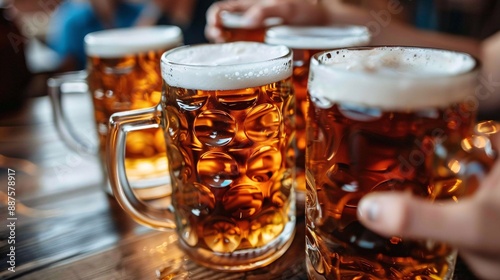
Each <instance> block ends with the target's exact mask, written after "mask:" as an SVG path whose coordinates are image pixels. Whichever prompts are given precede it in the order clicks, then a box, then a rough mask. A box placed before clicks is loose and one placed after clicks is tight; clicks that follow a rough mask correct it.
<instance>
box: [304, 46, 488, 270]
mask: <svg viewBox="0 0 500 280" xmlns="http://www.w3.org/2000/svg"><path fill="white" fill-rule="evenodd" d="M478 69H479V65H478V63H477V61H476V60H475V59H474V58H473V57H471V56H470V55H467V54H464V53H457V52H452V51H445V50H436V49H426V48H413V47H378V48H348V49H337V50H332V51H328V52H324V53H320V54H317V55H315V56H314V57H313V58H312V61H311V68H310V76H309V82H308V98H309V100H310V104H309V111H308V114H307V116H308V117H307V128H306V131H307V132H306V133H307V136H306V137H307V148H306V158H307V160H306V174H307V178H306V181H307V197H306V247H307V249H306V253H307V269H308V275H309V277H310V279H451V277H452V274H453V270H454V263H455V258H456V250H455V249H454V248H452V247H451V246H449V245H447V244H444V243H440V242H433V241H431V240H408V239H406V238H405V237H404V236H393V237H392V238H385V237H382V236H379V235H377V234H375V233H374V232H372V231H370V230H368V229H366V228H365V227H364V226H363V225H362V224H361V223H360V222H359V221H358V220H357V216H356V211H357V205H358V202H359V200H360V199H361V198H362V197H363V195H365V194H367V193H369V192H375V191H407V192H411V193H413V194H414V195H416V196H420V197H423V198H426V199H429V200H431V201H436V202H437V201H439V200H444V199H453V200H455V201H457V202H459V201H460V199H461V198H462V197H463V196H464V195H468V194H470V193H472V192H473V191H474V189H475V188H476V187H477V180H478V177H480V176H481V174H484V172H487V170H488V168H489V167H490V166H491V164H492V160H493V159H492V158H493V157H495V155H494V152H492V150H491V146H490V144H491V143H490V142H489V138H488V137H487V135H486V134H484V135H481V134H482V133H480V132H481V130H482V129H487V127H481V126H480V125H475V113H476V107H477V106H476V105H477V104H476V103H474V102H471V101H473V94H474V92H475V88H476V83H477V74H478ZM483 125H487V123H486V124H483ZM474 128H476V131H474ZM477 130H479V131H477ZM478 132H479V133H478ZM482 147H484V148H485V149H482ZM488 147H490V149H488ZM483 152H485V153H483Z"/></svg>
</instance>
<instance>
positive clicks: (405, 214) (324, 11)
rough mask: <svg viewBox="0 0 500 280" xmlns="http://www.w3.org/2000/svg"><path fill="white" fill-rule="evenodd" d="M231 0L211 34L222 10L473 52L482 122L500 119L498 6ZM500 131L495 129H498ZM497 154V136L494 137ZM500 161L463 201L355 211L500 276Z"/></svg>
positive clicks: (390, 203)
mask: <svg viewBox="0 0 500 280" xmlns="http://www.w3.org/2000/svg"><path fill="white" fill-rule="evenodd" d="M349 2H357V4H360V3H361V4H363V3H362V2H368V5H369V6H364V7H363V6H362V5H361V6H359V5H354V4H352V3H345V2H344V1H337V0H321V1H317V0H260V1H259V0H232V1H222V2H219V3H215V4H214V5H212V7H210V9H209V11H208V12H207V27H206V36H207V37H208V38H209V39H210V40H211V41H214V42H220V41H222V40H223V38H222V36H221V21H220V12H221V11H223V10H226V11H239V12H244V13H245V16H246V18H247V20H248V22H250V23H251V24H253V25H255V26H260V25H262V24H263V21H264V19H265V18H268V17H282V18H283V19H284V21H285V24H291V25H327V24H356V25H365V26H367V27H368V28H369V29H370V31H371V32H372V35H373V37H372V42H371V43H372V45H411V46H422V47H433V48H443V49H449V50H456V51H462V52H467V53H470V54H472V55H474V56H476V57H478V58H479V59H480V60H481V61H482V73H481V75H480V77H479V84H478V87H477V90H476V92H475V93H474V94H475V96H476V97H477V101H478V104H479V109H480V113H481V115H480V118H488V119H490V118H491V119H496V120H499V119H500V1H496V0H479V1H474V0H447V1H444V0H439V1H428V0H421V1H410V0H407V1H390V0H387V1H386V0H377V1H361V0H359V1H349ZM497 129H498V127H497ZM492 141H493V146H494V148H496V151H497V153H498V151H499V149H498V148H499V147H500V137H498V135H496V136H495V137H493V138H492ZM498 201H500V160H498V159H497V161H496V163H495V165H494V166H493V167H492V170H491V171H490V173H489V174H488V175H487V176H486V177H485V178H484V180H483V181H482V182H481V185H480V187H479V189H478V191H477V192H476V193H475V194H474V195H472V196H471V197H467V198H464V199H462V200H461V202H460V203H458V204H457V203H455V202H441V203H439V204H437V203H436V204H433V203H430V202H428V201H424V200H421V199H418V198H415V197H412V196H410V195H408V194H406V193H372V194H369V195H367V196H365V197H364V198H363V199H362V200H361V202H360V204H359V206H358V217H359V219H360V221H361V222H362V223H363V224H364V225H365V226H367V227H368V228H370V229H372V230H373V231H375V232H377V233H379V234H381V235H384V236H406V237H408V238H418V239H432V240H436V241H442V242H448V243H450V244H452V245H454V246H456V247H457V248H458V249H459V252H460V255H461V257H462V259H464V260H465V261H466V262H467V264H468V266H469V268H470V269H471V270H472V271H473V272H474V273H476V274H477V276H478V277H480V278H481V279H499V277H500V239H499V238H498V237H499V236H500V223H499V221H500V203H498Z"/></svg>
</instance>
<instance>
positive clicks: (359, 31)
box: [264, 25, 370, 210]
mask: <svg viewBox="0 0 500 280" xmlns="http://www.w3.org/2000/svg"><path fill="white" fill-rule="evenodd" d="M264 42H265V43H267V44H272V45H285V46H287V47H289V48H291V49H292V50H293V88H294V92H295V99H296V103H297V113H296V115H295V119H296V122H295V130H296V140H297V154H296V159H295V163H296V165H297V170H296V171H297V176H296V177H297V180H296V182H297V187H296V190H297V209H298V210H303V208H304V203H305V197H306V195H305V193H306V178H305V168H306V113H307V107H308V102H307V98H306V97H307V80H308V78H309V62H310V60H311V57H312V56H313V55H314V54H316V53H319V52H321V51H326V50H331V49H336V48H347V47H356V46H365V45H367V44H368V43H369V42H370V32H369V31H368V29H367V28H366V27H364V26H355V25H330V26H292V25H282V26H276V27H271V28H269V29H267V31H266V36H265V39H264Z"/></svg>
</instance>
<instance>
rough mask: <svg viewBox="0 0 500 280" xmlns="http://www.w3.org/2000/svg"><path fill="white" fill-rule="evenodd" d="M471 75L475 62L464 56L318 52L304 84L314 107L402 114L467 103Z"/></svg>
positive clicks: (382, 50)
mask: <svg viewBox="0 0 500 280" xmlns="http://www.w3.org/2000/svg"><path fill="white" fill-rule="evenodd" d="M329 54H330V56H329ZM477 74H478V71H477V65H476V60H475V59H474V58H473V57H472V56H470V55H468V54H465V53H457V52H452V51H444V50H436V49H425V48H412V47H408V48H404V47H379V48H368V49H365V50H356V49H353V50H349V49H342V50H338V51H332V52H328V53H323V54H322V55H321V56H320V57H319V62H318V60H315V59H312V60H311V69H310V76H309V83H308V85H309V94H310V96H311V100H312V102H314V103H315V105H316V106H318V107H320V108H330V107H331V106H333V104H334V103H338V102H341V103H344V104H349V103H350V104H357V105H362V106H370V107H377V108H381V109H387V110H396V111H408V110H415V109H425V108H435V107H446V106H448V105H450V104H453V103H456V102H465V101H467V100H469V99H468V98H470V97H471V95H472V94H473V93H474V90H475V82H476V81H477ZM469 101H470V100H469Z"/></svg>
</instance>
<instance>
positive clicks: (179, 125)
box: [108, 42, 295, 271]
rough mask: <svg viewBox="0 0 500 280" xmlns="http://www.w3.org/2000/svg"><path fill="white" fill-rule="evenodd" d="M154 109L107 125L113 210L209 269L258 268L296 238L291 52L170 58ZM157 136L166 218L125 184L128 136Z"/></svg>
mask: <svg viewBox="0 0 500 280" xmlns="http://www.w3.org/2000/svg"><path fill="white" fill-rule="evenodd" d="M161 65H162V74H163V79H164V88H163V93H162V101H161V103H160V104H159V105H158V106H157V107H155V108H150V109H146V110H140V111H130V112H124V113H117V114H114V115H113V116H112V117H111V120H110V134H109V138H108V152H109V155H108V169H109V171H110V179H111V183H112V187H113V192H114V194H115V197H116V199H117V201H118V202H119V203H120V205H121V206H122V207H123V208H124V209H125V211H126V212H127V213H128V214H130V215H131V216H132V217H133V218H134V219H135V220H136V221H137V222H139V223H141V224H144V225H146V226H150V227H153V228H157V229H171V228H175V230H176V231H177V233H178V235H179V237H180V238H179V240H180V245H181V247H182V248H183V249H184V251H185V252H186V254H187V255H188V256H189V257H190V258H191V259H193V260H194V261H196V262H198V263H200V264H203V265H205V266H207V267H210V268H214V269H220V270H232V271H244V270H249V269H254V268H258V267H261V266H265V265H267V264H269V263H271V262H272V261H274V260H276V259H277V258H278V257H280V256H281V255H282V254H283V253H284V252H285V251H286V250H287V248H288V247H289V246H290V244H291V242H292V239H293V236H294V233H295V193H294V189H293V181H294V178H295V162H294V152H293V147H294V139H293V137H294V113H295V97H294V95H293V91H292V80H291V76H292V52H291V50H290V49H288V48H287V47H285V46H270V45H265V44H262V43H255V42H238V43H226V44H206V45H195V46H186V47H180V48H176V49H174V50H171V51H168V52H166V53H165V54H164V55H163V56H162V59H161ZM157 127H161V128H162V129H163V132H164V135H165V142H166V145H167V149H166V150H167V155H168V160H169V163H170V165H169V171H170V175H171V179H172V208H171V209H170V211H163V212H158V211H157V210H156V209H154V208H151V207H149V206H148V205H145V204H143V203H141V202H140V201H139V200H137V198H136V197H135V196H134V194H133V192H131V189H130V186H129V184H128V182H127V180H126V178H125V176H124V168H123V159H124V155H123V149H124V146H123V145H124V141H125V140H124V139H125V138H124V137H125V135H126V133H127V132H131V131H137V130H144V129H150V128H157Z"/></svg>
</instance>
